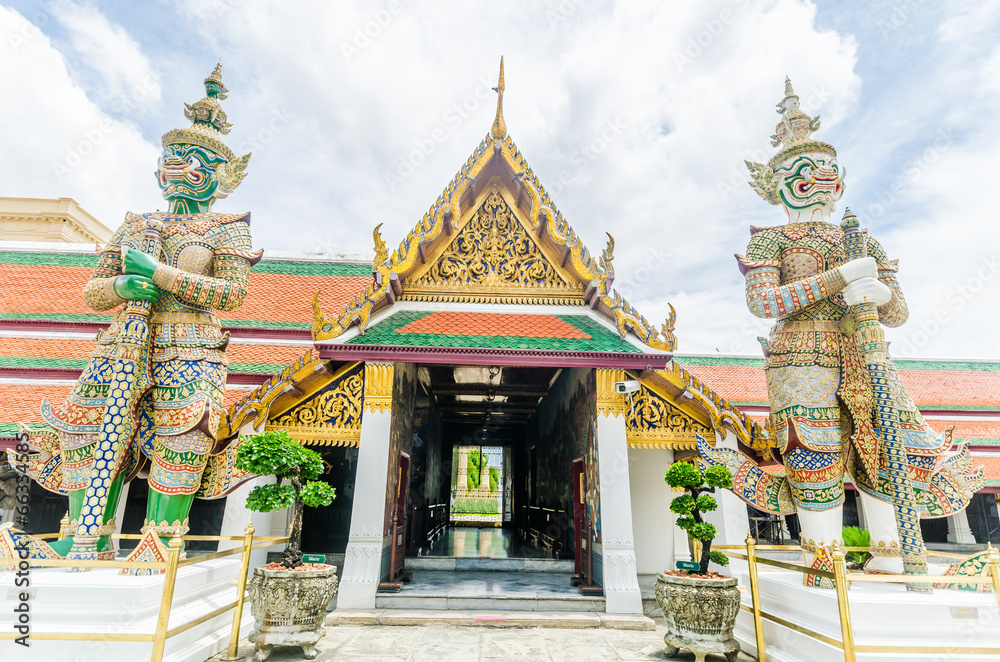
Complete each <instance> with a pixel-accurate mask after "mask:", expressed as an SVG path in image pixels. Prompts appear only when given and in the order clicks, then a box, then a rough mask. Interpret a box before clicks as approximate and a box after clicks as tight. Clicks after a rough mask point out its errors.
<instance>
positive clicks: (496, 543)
mask: <svg viewBox="0 0 1000 662" xmlns="http://www.w3.org/2000/svg"><path fill="white" fill-rule="evenodd" d="M421 554H422V555H423V556H452V557H456V558H478V559H511V558H544V554H543V553H542V552H541V551H539V550H537V549H535V548H534V547H532V546H530V545H528V544H525V542H524V541H523V540H522V539H521V536H519V535H518V533H517V531H516V530H515V529H513V528H511V527H506V528H492V527H482V528H480V527H472V526H451V527H448V529H447V531H446V532H445V533H444V534H442V535H441V537H440V538H438V539H437V540H435V541H434V542H433V543H431V545H430V547H429V548H427V549H424V550H422V551H421Z"/></svg>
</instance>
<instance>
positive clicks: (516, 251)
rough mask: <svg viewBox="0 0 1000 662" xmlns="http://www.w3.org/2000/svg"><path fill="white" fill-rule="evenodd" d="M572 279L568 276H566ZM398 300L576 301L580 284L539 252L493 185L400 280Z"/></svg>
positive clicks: (580, 293)
mask: <svg viewBox="0 0 1000 662" xmlns="http://www.w3.org/2000/svg"><path fill="white" fill-rule="evenodd" d="M571 281H573V282H571ZM403 290H404V294H403V296H402V299H403V300H411V301H430V300H433V301H442V300H443V301H461V302H472V303H535V304H548V305H566V304H569V305H574V304H576V305H579V304H582V303H583V294H584V286H583V284H582V283H578V282H575V279H572V278H567V276H565V275H564V274H563V273H561V271H560V270H559V269H558V268H557V267H556V266H555V265H554V264H553V263H552V262H551V261H550V260H549V259H548V258H547V257H546V256H545V254H544V253H543V252H542V250H541V249H540V248H539V246H538V244H537V243H536V241H535V239H534V238H533V237H532V236H531V233H530V232H529V231H528V229H527V228H526V227H525V226H524V225H523V224H522V222H521V221H520V220H519V219H518V217H517V215H516V213H515V211H514V210H513V209H512V207H511V204H510V203H509V202H508V201H507V200H506V199H505V197H504V196H503V195H502V194H501V192H500V190H499V189H497V188H493V189H492V190H491V191H490V192H489V194H488V195H486V196H485V198H483V200H482V202H481V204H480V205H479V207H478V209H476V211H475V212H474V213H473V214H472V215H471V217H470V218H469V219H468V220H467V221H466V223H465V224H464V226H463V227H462V229H461V230H460V231H459V232H458V234H457V235H456V236H455V238H454V239H453V240H452V241H451V242H450V243H449V244H448V245H447V246H446V247H445V249H444V251H443V252H442V253H441V254H440V255H439V256H437V259H436V261H435V262H434V263H433V264H432V265H431V266H430V268H429V269H427V270H425V271H423V273H421V274H419V275H416V277H415V278H414V279H413V280H410V281H408V282H406V283H404V286H403Z"/></svg>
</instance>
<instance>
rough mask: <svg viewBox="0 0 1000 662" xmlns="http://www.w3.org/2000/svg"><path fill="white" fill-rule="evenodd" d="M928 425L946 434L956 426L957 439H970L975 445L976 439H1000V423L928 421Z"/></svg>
mask: <svg viewBox="0 0 1000 662" xmlns="http://www.w3.org/2000/svg"><path fill="white" fill-rule="evenodd" d="M927 425H929V426H930V427H931V429H932V430H934V431H935V432H944V431H945V430H947V429H948V428H950V427H952V426H955V438H957V439H969V440H971V442H972V443H973V444H975V443H976V441H975V440H976V439H1000V421H973V420H964V421H946V420H937V419H928V420H927Z"/></svg>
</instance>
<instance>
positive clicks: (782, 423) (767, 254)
mask: <svg viewBox="0 0 1000 662" xmlns="http://www.w3.org/2000/svg"><path fill="white" fill-rule="evenodd" d="M778 112H779V114H781V121H780V122H779V123H778V125H777V130H776V133H775V135H774V136H772V144H773V145H774V146H775V147H778V146H780V148H781V149H780V151H779V152H778V153H777V154H776V155H775V156H774V157H773V158H772V159H771V160H770V161H769V162H768V163H767V164H766V165H765V164H759V163H749V162H748V163H747V167H748V168H749V169H750V172H751V175H752V178H753V181H752V182H751V185H752V186H753V188H754V189H755V190H756V191H757V193H758V194H760V196H761V197H762V198H764V199H765V200H766V201H767V202H769V203H771V204H773V205H780V206H782V207H783V208H784V210H785V212H786V215H787V221H788V222H787V223H786V224H785V225H781V226H777V227H771V228H751V238H750V244H749V245H748V246H747V250H746V254H745V255H737V256H736V257H737V260H738V262H739V267H740V270H741V272H742V273H743V275H744V276H745V279H746V299H747V305H748V307H749V308H750V311H751V312H752V313H753V314H754V315H756V316H758V317H763V318H771V319H776V320H777V322H776V324H775V325H774V327H773V328H772V330H771V333H770V336H769V337H768V338H766V339H765V338H760V342H761V345H762V347H763V350H764V356H765V361H766V363H765V374H766V377H767V388H768V395H769V398H770V404H771V414H770V420H769V425H768V428H769V429H770V430H771V434H772V438H771V440H770V441H771V443H770V446H771V447H772V448H776V450H777V455H778V457H780V459H781V462H782V463H783V464H784V473H780V472H777V473H776V472H774V471H773V470H772V471H770V472H768V471H763V470H762V469H761V468H760V466H759V464H760V461H762V460H763V459H769V456H770V455H771V452H772V451H771V450H769V449H768V448H757V449H755V450H757V451H758V452H760V453H761V456H762V457H754V458H751V457H749V456H747V455H745V454H744V453H743V451H742V450H740V449H737V448H725V447H722V446H720V447H716V448H713V447H711V446H709V445H708V444H707V443H704V442H703V443H701V444H700V446H699V449H700V451H701V454H702V458H703V461H704V462H707V463H709V464H726V465H727V466H729V468H730V469H731V470H732V471H733V474H734V476H735V481H734V492H735V493H736V494H737V495H738V496H740V497H741V498H743V499H744V500H746V501H748V502H749V503H750V504H751V505H753V506H754V507H756V508H759V509H762V510H766V511H769V512H772V513H789V512H793V511H794V512H797V513H798V514H799V519H800V522H801V527H802V546H803V549H805V550H806V562H807V565H810V566H811V567H814V568H817V569H826V570H829V569H831V568H832V566H831V565H830V546H831V545H832V544H833V543H835V542H839V541H841V540H842V533H841V529H842V518H843V515H842V505H843V503H844V474H845V472H847V473H848V474H849V475H850V477H851V479H852V482H853V483H854V485H856V486H857V487H858V489H859V490H860V492H861V500H862V506H863V508H864V509H865V516H866V521H867V522H868V525H869V529H870V530H871V533H872V540H873V543H875V545H874V548H873V553H874V555H875V556H876V558H875V559H874V560H873V561H872V562H871V563H869V566H868V570H870V571H882V572H885V571H892V572H900V571H902V570H903V568H904V563H903V558H904V557H905V558H907V559H908V561H907V564H906V567H907V570H908V571H913V572H926V561H924V550H923V540H922V538H921V537H920V528H919V522H918V520H917V513H920V515H921V516H923V517H942V516H946V515H951V514H953V513H955V512H957V511H960V510H961V509H963V508H965V507H966V506H967V505H968V503H969V500H970V499H971V498H972V495H973V494H974V493H975V491H976V490H977V489H979V487H980V486H981V483H982V470H981V469H977V470H973V469H972V467H971V461H970V458H969V454H968V451H967V449H964V448H963V449H959V451H958V452H956V453H952V452H950V451H951V447H952V439H951V435H950V431H949V433H946V434H943V435H941V434H937V433H935V432H934V431H933V430H931V429H930V428H929V427H928V425H927V424H926V423H925V422H924V420H923V418H922V417H921V415H920V412H919V411H918V410H917V408H916V406H915V405H914V403H913V401H912V400H911V399H910V397H909V395H908V394H907V393H906V390H905V389H904V388H903V386H902V384H901V383H900V381H899V378H898V376H897V374H896V372H895V370H894V369H893V367H892V363H891V361H890V360H889V358H888V354H887V351H886V350H887V344H886V343H884V339H883V338H882V336H881V327H880V326H879V324H882V325H885V326H889V327H897V326H899V325H901V324H903V323H904V322H905V321H906V318H907V316H908V310H907V306H906V301H905V299H904V298H903V293H902V290H901V289H900V286H899V283H898V282H897V280H896V272H897V264H896V261H894V260H890V259H889V258H888V256H887V255H886V252H885V250H884V249H883V248H882V246H881V245H880V244H879V243H878V242H876V241H875V240H874V239H872V238H869V237H867V234H866V233H865V231H861V230H859V229H858V228H857V219H856V218H855V217H854V216H853V215H852V214H850V211H848V212H847V213H846V214H845V221H844V224H843V227H842V226H840V225H834V224H832V223H831V222H830V215H831V213H832V212H833V210H834V208H835V206H836V203H837V201H838V200H839V199H840V197H841V195H842V194H843V190H844V181H843V174H842V172H841V169H840V166H839V165H838V163H837V158H836V150H834V148H833V147H832V146H830V145H828V144H826V143H823V142H820V141H817V140H814V139H813V138H812V137H811V136H812V133H813V132H814V131H816V130H818V129H819V118H818V117H816V118H812V117H809V116H808V115H806V114H805V113H803V112H802V111H801V110H800V109H799V98H798V96H796V95H795V92H794V91H793V89H792V86H791V83H790V82H788V81H787V80H786V82H785V98H784V99H782V101H781V103H779V104H778ZM848 234H850V236H851V238H852V239H854V240H856V241H855V243H854V244H849V242H848V241H847V235H848ZM858 242H860V243H858ZM851 246H853V248H851ZM863 310H867V311H868V317H867V318H863V316H862V314H861V311H863ZM865 320H867V322H865ZM876 405H877V406H876ZM894 452H895V453H898V454H897V455H895V456H894V455H893V453H894ZM894 459H895V460H896V461H895V462H894V461H893V460H894ZM806 583H807V584H814V585H824V586H825V585H827V584H828V583H829V582H828V580H820V579H819V578H818V577H816V576H806Z"/></svg>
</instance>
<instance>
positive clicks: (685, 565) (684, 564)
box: [677, 561, 701, 570]
mask: <svg viewBox="0 0 1000 662" xmlns="http://www.w3.org/2000/svg"><path fill="white" fill-rule="evenodd" d="M677 569H678V570H701V564H700V563H698V562H697V561H678V562H677Z"/></svg>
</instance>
